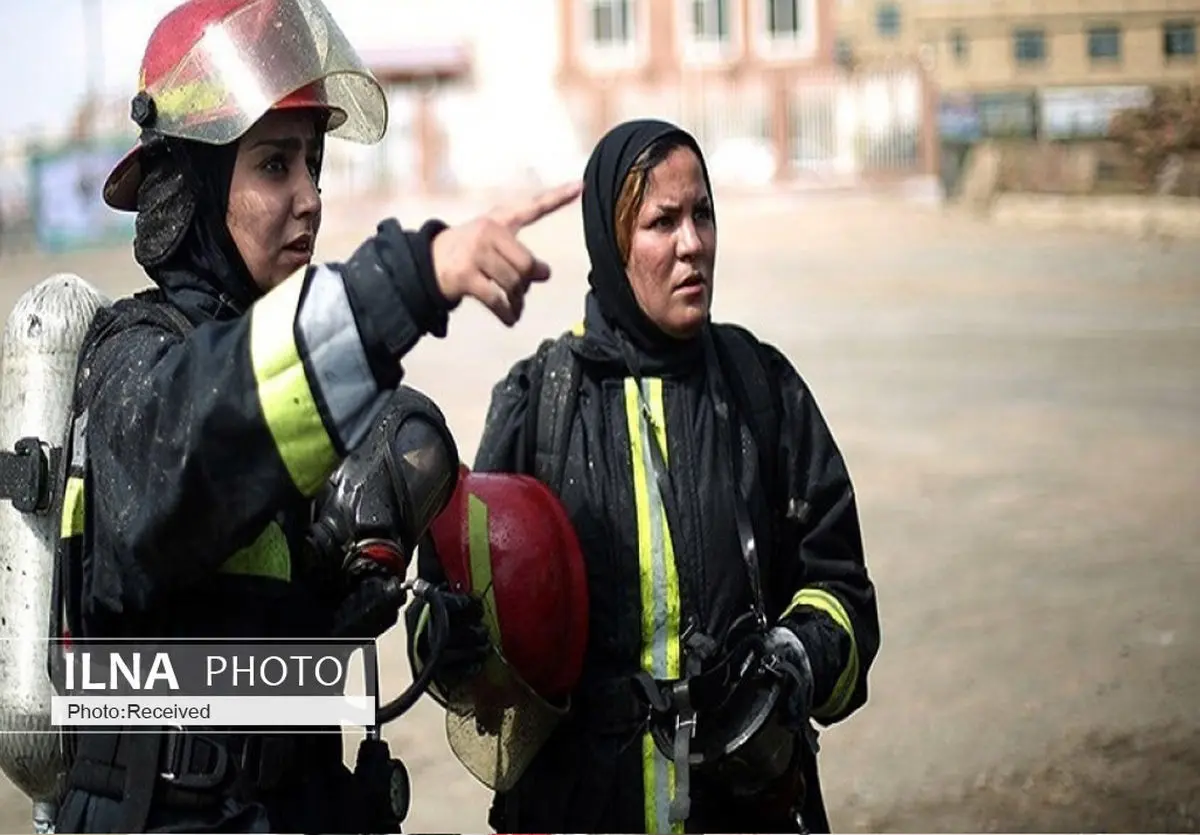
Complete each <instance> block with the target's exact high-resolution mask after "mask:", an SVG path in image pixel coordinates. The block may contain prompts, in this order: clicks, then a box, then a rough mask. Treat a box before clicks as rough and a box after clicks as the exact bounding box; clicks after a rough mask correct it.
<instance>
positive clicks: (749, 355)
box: [713, 325, 779, 478]
mask: <svg viewBox="0 0 1200 835" xmlns="http://www.w3.org/2000/svg"><path fill="white" fill-rule="evenodd" d="M713 330H714V331H715V332H716V334H717V343H718V345H719V347H720V352H721V353H722V354H723V355H724V356H723V357H722V359H724V360H725V364H726V374H725V376H726V379H728V380H729V381H730V385H731V386H732V388H733V391H734V396H735V397H736V398H737V400H738V402H739V403H740V404H742V405H743V407H744V408H745V410H746V413H747V414H746V419H747V421H748V422H749V424H750V431H751V432H752V433H753V434H754V439H755V441H756V442H757V444H758V448H759V449H758V451H759V457H760V459H761V460H762V466H763V468H764V469H763V471H764V472H765V473H766V474H767V476H768V478H773V470H774V463H775V451H776V450H777V449H778V448H779V403H778V402H777V394H776V385H775V381H774V380H773V379H772V378H771V375H770V374H769V373H768V372H767V368H766V366H765V365H764V364H763V360H762V354H761V353H759V350H758V343H757V340H755V338H754V337H753V336H752V335H751V334H750V333H749V332H748V331H746V330H745V329H744V328H740V327H737V326H735V325H722V326H720V327H717V328H714V329H713Z"/></svg>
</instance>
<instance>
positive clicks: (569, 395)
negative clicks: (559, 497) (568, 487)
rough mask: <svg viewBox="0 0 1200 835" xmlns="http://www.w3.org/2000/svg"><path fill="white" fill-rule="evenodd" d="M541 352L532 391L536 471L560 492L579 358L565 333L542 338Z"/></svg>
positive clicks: (576, 391) (543, 481)
mask: <svg viewBox="0 0 1200 835" xmlns="http://www.w3.org/2000/svg"><path fill="white" fill-rule="evenodd" d="M538 353H539V354H540V355H541V360H542V361H541V363H540V369H539V370H538V371H537V372H536V375H535V381H536V384H535V387H534V391H533V392H531V394H532V395H533V398H534V402H535V403H536V413H537V418H536V422H535V428H534V437H535V442H534V457H533V474H534V476H535V477H536V478H537V479H538V481H541V482H542V483H543V484H545V485H546V486H547V487H549V488H550V489H551V490H553V491H554V492H555V494H557V493H558V491H559V488H560V487H561V480H562V470H563V465H564V463H565V461H566V457H567V456H566V452H567V450H566V446H567V443H568V441H569V438H568V434H569V433H570V431H571V421H572V420H573V419H574V417H575V397H576V395H577V393H578V390H579V362H578V360H577V359H576V357H575V353H574V352H573V351H572V350H571V347H570V345H569V344H568V341H567V337H565V336H564V337H560V338H559V339H555V340H547V341H546V342H543V343H542V346H541V347H540V348H539V349H538Z"/></svg>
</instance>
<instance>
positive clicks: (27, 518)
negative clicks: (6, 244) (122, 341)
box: [0, 273, 111, 833]
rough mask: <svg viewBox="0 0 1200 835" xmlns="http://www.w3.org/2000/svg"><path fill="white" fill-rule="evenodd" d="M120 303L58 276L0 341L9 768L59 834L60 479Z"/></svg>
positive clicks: (5, 751)
mask: <svg viewBox="0 0 1200 835" xmlns="http://www.w3.org/2000/svg"><path fill="white" fill-rule="evenodd" d="M110 303H111V301H110V300H109V299H108V298H107V297H106V296H105V295H104V294H102V293H101V292H100V291H99V290H97V289H96V288H95V287H93V286H92V285H90V284H89V283H88V282H86V281H84V280H83V279H82V278H80V277H79V276H77V275H71V274H66V273H64V274H58V275H54V276H51V277H50V278H47V279H45V280H44V281H42V282H41V283H39V284H37V285H36V286H34V287H33V288H32V289H30V290H28V291H27V292H26V293H25V294H24V295H23V296H21V298H20V299H18V300H17V303H16V305H15V306H14V307H13V310H12V312H11V313H10V314H9V316H8V320H7V322H6V324H5V328H4V332H3V337H2V339H0V498H2V499H4V501H2V502H0V771H3V772H4V774H5V776H7V777H8V779H10V780H11V781H12V782H13V783H14V784H15V785H16V786H17V788H18V789H20V790H21V792H22V793H24V794H25V796H26V797H28V798H29V799H30V800H31V801H32V802H33V824H34V831H35V832H39V833H41V832H51V831H53V825H54V818H55V814H56V809H55V806H54V804H55V799H56V797H57V794H58V786H59V781H60V779H61V776H62V772H63V759H62V753H61V748H60V738H59V735H58V733H57V731H56V729H55V728H54V727H52V726H51V724H50V696H51V685H50V675H49V672H48V667H47V652H48V648H49V641H48V636H49V628H50V605H51V596H52V586H53V578H54V554H55V547H56V543H57V540H58V538H59V530H60V526H61V522H60V519H59V512H58V509H59V506H60V504H61V495H60V493H61V490H60V484H59V479H58V477H57V476H58V471H59V466H60V463H61V462H60V456H61V452H62V448H63V441H64V435H65V433H66V431H67V425H68V422H69V420H70V409H71V400H72V394H73V392H74V383H75V370H76V362H77V359H78V357H79V351H80V349H81V347H82V344H83V339H84V337H85V336H86V334H87V329H88V326H89V325H90V324H91V321H92V318H93V316H95V314H96V313H97V311H99V310H100V309H101V308H104V307H107V306H108V305H109V304H110Z"/></svg>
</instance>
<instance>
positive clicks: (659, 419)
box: [625, 379, 683, 832]
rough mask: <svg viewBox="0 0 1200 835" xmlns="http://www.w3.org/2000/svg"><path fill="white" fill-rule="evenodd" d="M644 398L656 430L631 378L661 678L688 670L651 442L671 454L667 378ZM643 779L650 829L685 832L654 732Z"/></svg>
mask: <svg viewBox="0 0 1200 835" xmlns="http://www.w3.org/2000/svg"><path fill="white" fill-rule="evenodd" d="M641 395H642V397H644V398H645V400H646V402H647V403H648V404H649V407H650V415H651V417H652V419H653V422H654V427H653V430H654V431H653V432H651V427H650V426H648V425H647V422H646V416H645V414H644V412H643V410H642V397H639V391H638V384H637V382H636V381H635V380H633V379H627V380H626V381H625V416H626V420H627V423H628V427H629V447H630V463H631V465H632V471H633V494H634V508H635V512H636V519H637V534H638V577H639V586H640V591H641V608H642V618H641V622H642V669H644V670H646V671H647V672H648V673H649V674H650V675H651V676H652V677H654V678H655V679H659V680H670V679H678V678H679V677H680V675H681V673H682V669H681V664H680V640H679V620H680V606H679V576H678V573H677V570H676V566H675V548H674V545H673V544H672V541H671V531H670V528H669V526H668V524H667V514H666V510H665V508H664V505H663V501H662V496H661V495H660V494H659V492H658V481H657V479H656V478H655V471H654V461H653V458H652V457H651V451H650V447H649V444H651V443H656V442H657V443H658V444H659V448H660V449H661V450H662V452H663V460H664V461H667V460H669V459H668V458H667V436H666V419H665V410H664V407H663V387H662V380H659V379H651V380H645V381H643V383H642V390H641ZM642 784H643V797H644V801H645V821H646V830H645V831H647V832H682V831H683V822H682V821H680V822H676V823H672V822H671V819H670V809H671V800H672V799H673V797H674V795H675V766H674V763H672V762H671V761H670V760H669V759H667V758H666V757H664V756H663V755H662V752H660V751H659V750H658V746H657V745H656V744H655V743H654V739H653V737H652V736H651V735H650V734H648V733H647V734H645V735H644V736H643V739H642Z"/></svg>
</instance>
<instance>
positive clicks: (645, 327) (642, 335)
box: [582, 119, 712, 364]
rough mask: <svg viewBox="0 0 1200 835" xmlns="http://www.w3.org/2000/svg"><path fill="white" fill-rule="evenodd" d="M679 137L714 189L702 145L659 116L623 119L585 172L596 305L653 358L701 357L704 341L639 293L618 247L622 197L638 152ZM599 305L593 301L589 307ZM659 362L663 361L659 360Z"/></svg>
mask: <svg viewBox="0 0 1200 835" xmlns="http://www.w3.org/2000/svg"><path fill="white" fill-rule="evenodd" d="M666 137H676V138H678V139H679V140H680V141H681V142H682V143H683V144H685V145H687V146H688V147H690V148H691V149H692V150H693V151H695V152H696V157H697V158H698V159H699V160H700V169H701V171H702V172H703V173H704V182H705V185H706V186H707V187H708V190H709V193H710V194H711V193H712V185H711V183H710V182H709V179H708V168H707V166H706V165H705V163H704V155H703V154H702V153H701V151H700V145H699V143H698V142H696V140H695V138H693V137H692V135H691V134H689V133H688V132H687V131H685V130H683V129H682V128H680V127H678V126H677V125H672V124H670V123H669V122H663V121H659V120H656V119H639V120H635V121H630V122H623V123H622V124H620V125H617V126H616V127H615V128H613V129H612V130H610V131H609V132H608V133H607V134H605V136H604V137H603V138H602V139H601V140H600V142H599V143H598V144H597V145H596V147H595V149H594V150H593V151H592V155H591V157H590V158H589V159H588V163H587V167H586V169H585V170H584V175H583V198H582V203H583V229H584V240H585V242H586V244H587V251H588V256H589V258H590V259H591V271H590V272H589V273H588V284H589V285H590V286H591V288H592V289H591V294H590V295H591V296H592V297H593V299H592V300H589V301H594V306H595V307H598V308H599V311H600V313H601V315H602V316H603V317H604V319H605V321H606V323H607V324H608V325H609V326H610V327H611V328H613V330H614V331H616V332H617V335H618V338H622V337H623V338H624V339H625V340H626V341H627V343H630V344H631V346H632V347H633V348H635V349H636V350H637V352H638V353H639V354H641V355H643V356H644V357H646V358H647V359H649V360H658V361H663V360H667V359H668V358H670V357H678V358H683V356H685V355H686V357H687V358H688V359H692V358H698V357H699V354H698V353H697V351H698V348H699V346H698V345H696V344H693V343H697V342H698V340H695V339H692V340H680V339H677V338H675V337H673V336H671V335H669V334H667V333H666V332H665V331H663V330H662V329H661V328H659V327H658V326H657V325H655V324H654V322H652V321H651V320H650V317H648V316H647V315H646V314H645V312H643V310H642V308H641V306H640V305H639V304H638V301H637V297H636V296H634V294H633V287H632V286H630V284H629V277H628V276H627V275H626V273H625V265H624V264H623V263H622V260H621V250H620V248H619V247H618V246H617V233H616V209H617V198H618V196H619V195H620V193H621V187H622V186H623V185H624V184H625V178H626V177H627V176H628V175H629V172H630V170H631V169H632V168H633V164H634V162H636V161H637V158H638V156H639V155H640V154H641V153H642V152H643V151H645V150H646V149H647V148H649V147H650V146H651V145H652V144H653V143H655V142H656V141H658V140H660V139H664V138H666ZM590 306H593V305H591V304H589V307H590ZM654 364H658V363H654Z"/></svg>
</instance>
